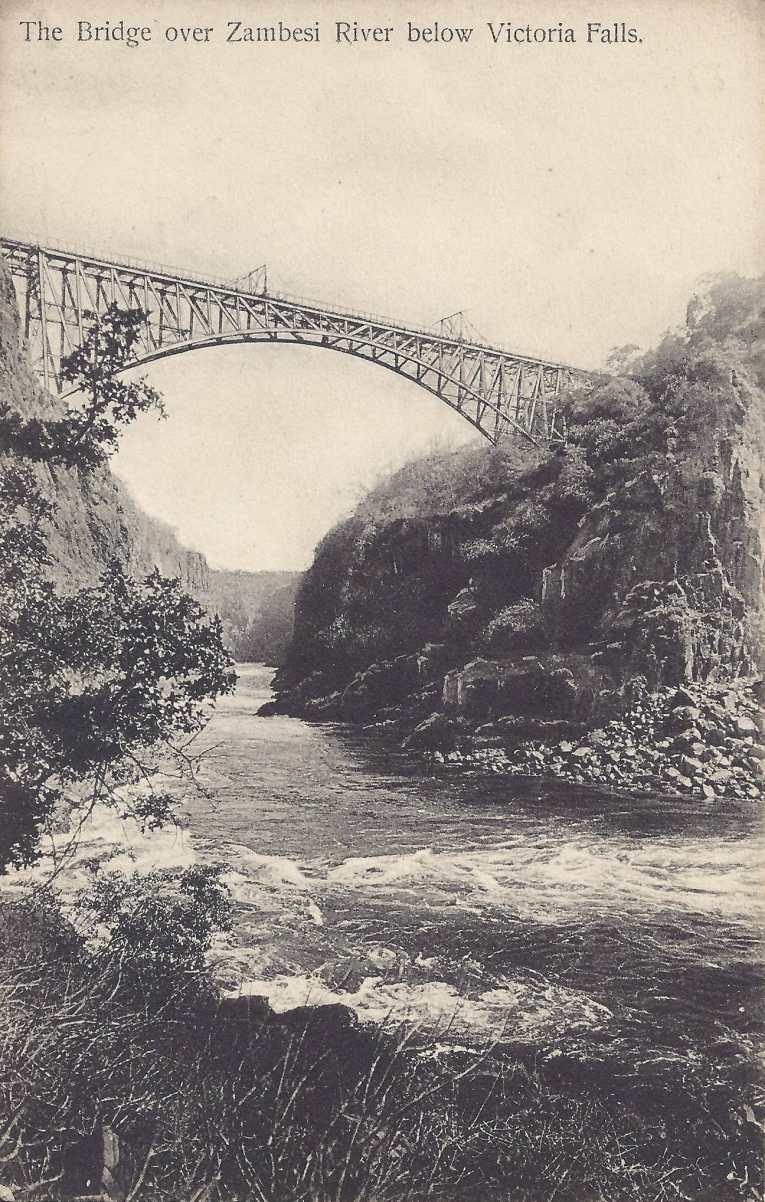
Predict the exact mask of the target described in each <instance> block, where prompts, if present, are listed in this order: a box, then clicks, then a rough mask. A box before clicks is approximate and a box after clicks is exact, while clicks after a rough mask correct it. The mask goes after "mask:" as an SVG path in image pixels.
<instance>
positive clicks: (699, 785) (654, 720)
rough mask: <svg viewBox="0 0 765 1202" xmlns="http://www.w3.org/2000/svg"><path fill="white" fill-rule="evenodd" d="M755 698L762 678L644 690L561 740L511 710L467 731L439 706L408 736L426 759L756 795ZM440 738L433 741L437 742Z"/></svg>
mask: <svg viewBox="0 0 765 1202" xmlns="http://www.w3.org/2000/svg"><path fill="white" fill-rule="evenodd" d="M761 698H762V682H761V681H751V680H750V681H736V682H733V683H732V684H729V685H726V684H717V685H683V686H682V687H680V688H678V689H662V690H660V691H658V692H656V693H653V694H648V693H646V694H645V695H644V696H642V697H641V698H640V699H639V700H637V701H635V703H634V704H633V705H632V706H631V707H630V709H629V710H627V712H626V713H624V714H623V715H622V716H621V717H620V718H618V719H613V720H611V721H610V722H608V723H606V724H605V725H603V726H600V727H597V728H596V729H594V730H588V731H585V732H581V733H580V734H579V735H578V736H577V735H574V734H572V733H571V732H567V737H565V738H550V737H548V738H540V737H536V738H534V737H523V735H522V733H521V732H522V730H523V729H527V730H528V729H529V723H527V722H524V720H523V719H512V718H510V719H508V718H500V719H498V720H497V721H495V722H488V723H484V724H483V725H481V726H479V727H477V728H476V729H475V730H473V731H466V730H465V729H464V726H462V725H461V724H454V723H451V722H450V721H449V719H444V716H443V715H440V714H439V715H438V716H437V720H436V721H434V720H433V719H426V720H425V721H424V722H423V723H421V724H420V725H419V726H418V727H416V728H415V730H414V731H413V732H412V734H411V735H410V736H409V738H408V739H407V740H406V744H407V746H408V747H409V748H411V749H414V750H416V749H420V750H422V751H424V753H425V754H426V755H427V756H428V757H429V758H430V759H431V760H432V761H433V762H434V763H438V764H447V765H453V766H455V767H456V766H462V767H465V766H472V767H481V768H484V769H487V770H490V771H492V772H496V773H506V774H507V775H511V776H555V777H559V778H561V779H563V780H570V781H573V782H575V783H576V784H587V783H589V782H591V783H593V784H598V785H606V786H610V787H612V788H615V789H626V790H629V791H640V792H663V793H676V794H677V793H679V794H682V795H686V796H688V797H706V798H712V797H720V798H726V797H735V798H745V797H748V798H753V799H756V798H758V797H759V796H761V794H762V784H763V770H764V767H765V740H764V739H763V731H762V722H761V718H760V704H759V703H760V701H761ZM758 723H759V724H758ZM545 725H547V726H549V727H551V728H555V727H556V725H559V724H556V723H546V724H545V723H543V722H541V723H537V724H536V727H537V733H538V734H542V733H543V731H542V729H541V728H543V727H544V726H545ZM533 726H534V724H531V729H532V730H533ZM550 733H552V731H551V732H550ZM438 742H440V743H441V748H439V747H438V746H435V744H436V743H438ZM450 745H451V746H450ZM444 746H447V747H449V746H450V749H449V750H443V747H444Z"/></svg>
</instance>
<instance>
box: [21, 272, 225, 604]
mask: <svg viewBox="0 0 765 1202" xmlns="http://www.w3.org/2000/svg"><path fill="white" fill-rule="evenodd" d="M19 326H20V323H19V314H18V309H17V306H16V297H15V293H14V289H13V283H12V280H11V277H10V275H9V273H8V271H7V269H6V267H5V265H4V264H0V399H1V400H2V403H3V404H4V405H6V406H8V407H9V408H10V409H12V410H14V411H15V412H17V413H20V414H21V415H22V416H23V417H25V418H30V417H36V416H41V417H54V416H56V415H57V414H59V413H60V412H61V411H62V406H61V404H60V403H59V402H58V401H56V400H55V399H54V398H52V397H51V396H49V395H48V394H47V393H46V392H44V390H43V389H42V388H41V387H40V386H39V385H38V383H37V381H36V379H35V377H34V376H33V374H32V372H31V371H30V369H29V366H28V364H27V361H26V358H25V355H24V350H23V347H22V345H21V338H20V328H19ZM34 471H35V474H36V476H37V480H38V483H39V486H40V488H41V490H42V492H43V494H44V495H45V496H46V497H47V498H48V500H49V501H51V502H52V505H53V512H52V518H51V530H50V536H49V540H48V546H49V551H50V555H51V559H52V564H51V572H52V574H53V577H54V578H55V580H56V581H57V583H58V584H60V586H61V587H62V588H67V589H68V588H76V587H78V586H80V585H89V584H93V583H94V582H95V581H96V580H97V578H98V576H99V575H100V572H101V570H102V569H103V567H104V565H105V564H106V563H108V561H109V560H110V559H118V560H119V561H120V562H121V563H123V564H124V565H125V566H126V567H127V568H128V569H129V571H130V572H131V573H133V574H135V575H146V574H147V573H148V572H150V571H151V570H152V569H153V568H159V570H160V571H161V572H162V573H163V574H164V575H167V576H178V577H180V579H181V580H182V582H183V584H184V587H185V588H187V589H188V590H189V592H193V593H195V594H197V593H199V592H202V591H204V590H205V589H206V588H207V586H208V581H209V570H208V567H207V562H206V560H205V557H204V555H201V554H200V553H199V552H197V551H188V550H187V549H186V548H185V547H183V546H181V544H180V543H179V542H178V541H177V539H176V538H175V536H174V534H173V531H172V530H171V528H170V527H169V526H166V525H164V524H163V523H162V522H158V521H156V520H155V519H153V518H149V517H147V515H146V514H144V513H142V512H141V510H140V509H139V508H138V507H137V505H136V504H135V502H134V501H133V499H132V497H131V496H130V494H129V493H128V491H127V489H126V488H125V487H124V485H122V484H121V483H120V482H119V481H118V480H116V479H115V477H114V476H113V475H112V474H111V472H110V471H109V470H108V468H102V469H100V470H97V471H94V472H90V473H87V474H85V473H81V472H79V471H76V470H73V469H70V468H65V467H60V466H48V465H45V464H37V465H35V468H34Z"/></svg>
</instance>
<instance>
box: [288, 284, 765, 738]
mask: <svg viewBox="0 0 765 1202" xmlns="http://www.w3.org/2000/svg"><path fill="white" fill-rule="evenodd" d="M764 298H765V281H763V280H762V279H760V280H742V279H740V278H738V277H736V276H721V277H715V278H713V279H711V280H710V281H708V283H707V286H706V287H705V289H704V290H703V292H702V293H700V294H699V295H698V296H696V297H694V299H693V300H692V302H691V303H690V304H689V306H688V313H687V321H686V324H685V326H684V328H683V329H681V330H678V331H675V332H673V333H671V334H668V335H667V336H666V337H665V338H664V340H663V341H662V342H661V344H660V345H659V347H658V348H657V349H656V350H654V351H652V352H650V353H648V354H644V355H642V356H638V355H636V354H635V353H634V352H632V351H631V348H626V349H625V353H624V354H623V355H621V356H620V371H621V373H622V374H620V375H619V376H615V377H611V376H602V377H601V378H599V379H595V380H593V381H592V382H591V383H590V385H589V386H588V387H587V388H584V389H581V390H579V391H577V392H573V393H571V394H570V395H568V396H565V397H564V398H563V399H562V404H563V408H564V412H565V414H566V418H567V424H568V443H567V446H566V448H565V449H559V450H557V451H553V452H547V451H546V450H544V449H541V448H537V447H533V446H531V445H530V444H528V445H526V446H524V445H523V444H521V443H519V442H518V441H517V440H509V439H508V440H506V441H505V442H503V443H501V444H500V445H499V446H498V447H496V448H487V447H469V448H467V449H465V450H461V451H459V452H456V453H453V454H451V455H447V456H431V457H429V458H426V459H424V460H421V461H419V462H417V463H415V464H411V465H409V466H408V467H406V468H405V469H403V471H401V472H399V473H397V474H396V475H395V476H393V477H392V478H391V479H390V480H388V481H386V482H385V484H383V485H382V486H380V487H379V488H378V489H376V490H375V491H374V492H373V493H371V494H370V496H369V497H367V499H366V500H365V501H364V502H363V504H362V505H361V506H360V507H359V508H358V509H357V511H356V512H355V513H354V514H353V515H352V516H351V517H350V518H349V519H348V520H346V521H345V522H343V523H341V524H340V525H339V526H337V527H336V528H335V529H334V530H333V531H331V532H330V533H329V534H328V535H327V536H326V538H325V539H324V540H323V542H322V543H321V545H320V546H319V548H318V550H317V554H316V559H315V562H314V564H313V566H312V567H311V569H310V570H309V572H308V573H306V576H305V578H304V580H303V582H302V584H301V587H300V590H299V592H298V597H297V606H296V621H295V636H294V639H293V642H292V645H291V647H290V649H289V652H288V654H287V658H286V662H285V666H284V668H283V669H282V671H281V672H280V674H279V676H278V677H277V682H278V685H279V688H280V695H279V699H278V701H277V708H280V709H283V710H286V711H287V712H292V713H302V714H305V715H307V716H316V717H337V716H341V717H343V718H346V719H350V720H355V721H364V722H370V721H376V722H378V723H391V722H395V721H403V723H404V725H406V724H407V723H408V724H409V729H411V726H412V725H413V724H414V723H415V722H419V721H422V719H424V718H426V717H427V716H428V715H429V714H433V713H434V712H438V711H440V710H441V709H444V708H445V709H446V710H449V711H451V712H452V713H456V714H457V715H460V714H467V712H468V711H470V710H471V708H472V710H473V711H474V713H475V716H476V717H482V718H483V720H484V721H486V720H487V719H488V718H496V717H499V716H501V715H502V714H513V713H523V712H525V713H533V714H536V716H542V715H543V714H544V715H546V716H547V717H548V718H552V719H560V720H565V721H570V722H574V723H581V722H590V723H591V722H595V721H601V720H603V719H605V718H607V717H612V716H613V715H614V714H616V713H618V712H619V711H620V710H623V709H624V708H626V707H627V706H628V705H629V704H631V702H632V699H633V696H634V692H635V688H636V687H637V685H638V684H642V687H644V688H647V689H655V688H658V687H661V686H670V685H676V684H678V683H680V682H682V681H687V680H695V681H704V680H714V679H720V680H725V679H729V678H734V677H739V676H747V675H751V674H752V673H753V672H755V671H756V667H757V664H758V660H759V656H760V653H761V647H762V644H761V622H760V614H761V588H762V559H763V556H762V541H761V531H760V514H761V502H762V476H761V466H760V457H759V447H760V446H761V443H762V423H763V387H764V385H765V375H764V370H765V369H764V366H763V365H764V362H765V351H764V349H763V348H764V347H765V316H764V311H765V304H764Z"/></svg>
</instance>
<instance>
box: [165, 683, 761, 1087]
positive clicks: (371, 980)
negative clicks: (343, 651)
mask: <svg viewBox="0 0 765 1202" xmlns="http://www.w3.org/2000/svg"><path fill="white" fill-rule="evenodd" d="M269 679H270V672H269V670H268V669H266V668H263V667H261V666H254V665H246V666H243V667H241V668H240V683H239V687H238V689H237V692H236V694H235V695H234V696H233V697H230V698H226V699H224V700H223V701H222V702H221V703H220V705H219V708H218V710H217V713H216V716H215V718H214V720H213V722H212V723H211V725H210V727H209V728H208V731H207V732H206V735H205V738H206V742H207V745H208V746H209V751H208V753H207V756H206V760H205V767H204V773H203V775H204V780H205V784H206V785H207V786H209V788H210V789H211V790H212V792H213V794H214V797H215V802H214V804H213V805H212V806H211V805H210V804H209V803H208V802H205V801H202V800H201V799H199V798H193V797H189V798H187V799H186V803H185V808H186V814H187V818H188V831H189V838H190V841H191V845H192V847H193V850H194V854H195V855H197V856H198V857H200V858H202V859H203V860H205V861H207V862H214V863H219V864H221V865H223V866H224V868H225V873H226V880H227V882H228V884H229V886H230V888H231V890H232V892H233V895H234V897H235V899H236V924H235V930H234V932H233V934H232V936H230V937H227V938H226V939H225V940H221V941H219V943H218V945H217V946H216V949H215V965H216V972H217V973H218V976H219V978H220V980H221V981H222V983H223V984H224V985H225V986H226V987H227V988H228V989H229V990H231V991H232V992H253V993H257V994H261V995H263V996H265V997H267V998H268V1000H269V1001H270V1003H271V1004H272V1005H273V1006H274V1007H275V1008H277V1009H286V1008H289V1007H292V1006H295V1005H300V1004H303V1003H306V1002H308V1003H325V1002H342V1003H344V1004H346V1005H348V1006H351V1007H352V1008H353V1009H354V1010H355V1011H356V1012H357V1014H358V1015H359V1017H360V1018H362V1019H365V1020H373V1021H382V1020H384V1019H392V1020H394V1021H399V1020H405V1021H410V1022H413V1023H417V1024H419V1025H420V1026H422V1027H425V1028H428V1029H437V1030H439V1031H440V1032H441V1033H442V1035H443V1034H444V1033H446V1036H447V1038H448V1039H450V1040H453V1041H455V1042H456V1041H459V1042H460V1043H461V1044H465V1043H467V1044H470V1043H471V1042H473V1041H476V1042H478V1041H480V1040H485V1039H486V1038H487V1037H493V1038H499V1039H502V1040H508V1041H513V1042H515V1043H520V1044H526V1045H528V1046H533V1047H536V1048H546V1049H547V1050H548V1052H552V1054H560V1052H561V1050H562V1049H563V1050H564V1051H565V1050H570V1049H574V1048H576V1049H578V1054H581V1053H582V1051H583V1050H587V1049H589V1051H592V1052H594V1051H595V1049H596V1047H597V1048H599V1049H600V1051H601V1052H603V1053H608V1054H609V1056H612V1055H618V1058H619V1063H620V1065H621V1069H622V1071H624V1072H626V1073H628V1074H629V1073H634V1072H636V1071H637V1069H638V1062H640V1063H642V1064H643V1065H644V1066H645V1065H646V1064H649V1063H656V1064H660V1063H666V1062H676V1061H678V1060H682V1059H683V1058H690V1059H691V1060H697V1059H698V1058H699V1057H702V1056H708V1057H709V1056H711V1057H713V1058H714V1057H715V1056H716V1055H717V1052H718V1051H719V1052H720V1055H723V1056H725V1057H728V1058H729V1059H730V1058H731V1057H732V1058H733V1059H737V1058H739V1057H741V1058H742V1059H748V1058H749V1057H750V1055H751V1053H752V1051H753V1047H754V1044H755V1043H756V1041H757V1039H758V1036H759V1023H758V1014H757V1010H758V1003H759V1000H760V974H759V971H758V960H759V955H758V953H759V951H760V948H759V940H758V932H759V931H760V930H761V921H762V917H763V896H762V889H761V884H762V881H761V876H760V870H761V865H762V863H763V859H762V850H763V848H762V842H763V838H762V825H761V816H760V813H759V809H758V807H757V806H756V805H754V804H753V803H741V802H732V801H731V802H727V803H726V802H721V801H719V800H716V801H696V800H694V801H687V800H681V799H678V798H668V797H635V796H624V795H618V794H614V793H612V792H609V791H607V790H600V791H596V790H594V789H592V788H589V787H574V786H572V785H570V784H568V783H561V782H550V781H538V780H527V779H517V778H516V779H514V778H511V777H497V776H487V775H481V774H478V773H470V772H467V771H465V770H464V769H460V770H450V769H449V768H448V767H446V766H445V767H440V768H438V770H428V769H427V768H426V767H423V766H422V765H420V764H416V763H413V762H412V761H411V760H409V759H407V758H406V757H405V756H404V755H402V754H401V753H400V752H399V751H398V750H396V749H395V748H392V747H385V746H383V745H381V744H380V742H379V741H375V740H373V739H371V738H369V737H367V736H365V735H363V734H362V733H360V732H358V731H355V730H353V729H349V728H347V727H340V726H333V725H309V724H306V723H304V722H302V721H300V720H299V719H292V718H284V717H272V718H258V717H257V716H256V711H257V709H258V707H259V706H260V705H261V704H262V703H263V701H265V700H267V699H268V697H269V696H270V691H269ZM715 1049H717V1051H716V1050H715ZM720 1049H723V1051H720Z"/></svg>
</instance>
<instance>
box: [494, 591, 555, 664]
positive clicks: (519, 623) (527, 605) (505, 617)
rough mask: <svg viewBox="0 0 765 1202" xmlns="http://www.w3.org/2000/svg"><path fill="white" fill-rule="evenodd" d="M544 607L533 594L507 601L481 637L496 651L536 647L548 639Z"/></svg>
mask: <svg viewBox="0 0 765 1202" xmlns="http://www.w3.org/2000/svg"><path fill="white" fill-rule="evenodd" d="M545 637H546V636H545V629H544V623H543V617H542V610H541V608H540V605H539V603H538V602H537V601H535V600H534V599H533V598H532V597H522V598H521V600H520V601H516V602H515V603H514V604H513V605H506V606H505V607H504V608H503V609H501V610H500V611H499V612H498V613H496V614H495V615H494V617H493V618H492V619H491V621H490V622H489V623H488V624H487V625H486V627H485V629H484V631H483V633H482V636H481V640H482V643H483V646H484V648H485V649H486V650H487V651H489V652H491V653H492V654H494V655H509V654H510V653H511V652H514V651H536V650H538V649H539V648H540V647H542V646H543V645H544V643H545Z"/></svg>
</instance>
